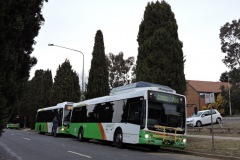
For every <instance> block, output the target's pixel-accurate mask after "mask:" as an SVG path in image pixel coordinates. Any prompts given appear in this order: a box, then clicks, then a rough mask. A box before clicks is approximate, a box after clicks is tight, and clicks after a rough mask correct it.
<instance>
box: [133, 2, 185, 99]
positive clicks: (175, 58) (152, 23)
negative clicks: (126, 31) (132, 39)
mask: <svg viewBox="0 0 240 160" xmlns="http://www.w3.org/2000/svg"><path fill="white" fill-rule="evenodd" d="M177 29H178V26H177V23H176V19H175V16H174V13H173V12H172V11H171V6H170V5H169V4H168V3H166V2H165V1H162V2H158V1H157V2H155V3H154V2H151V3H148V5H147V6H146V9H145V12H144V19H143V21H142V22H141V24H140V26H139V32H138V39H137V41H138V44H139V48H138V57H137V65H136V79H137V81H147V82H153V83H158V84H162V85H167V86H169V87H171V88H173V89H175V90H176V91H177V93H181V94H184V92H185V90H186V80H185V75H184V57H183V51H182V42H181V41H180V40H179V39H178V33H177Z"/></svg>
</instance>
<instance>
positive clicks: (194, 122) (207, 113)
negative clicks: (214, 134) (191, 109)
mask: <svg viewBox="0 0 240 160" xmlns="http://www.w3.org/2000/svg"><path fill="white" fill-rule="evenodd" d="M212 112H213V114H212V118H213V123H221V121H222V116H221V114H220V113H219V112H218V111H217V110H216V109H213V110H212ZM210 123H211V110H202V111H198V112H197V114H193V115H192V116H191V117H189V118H187V125H188V126H196V127H201V126H202V125H205V124H210Z"/></svg>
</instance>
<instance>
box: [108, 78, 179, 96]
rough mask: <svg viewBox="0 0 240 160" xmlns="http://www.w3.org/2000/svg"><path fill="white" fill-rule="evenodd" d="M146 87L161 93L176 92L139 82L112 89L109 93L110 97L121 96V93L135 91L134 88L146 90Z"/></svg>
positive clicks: (158, 85) (168, 88)
mask: <svg viewBox="0 0 240 160" xmlns="http://www.w3.org/2000/svg"><path fill="white" fill-rule="evenodd" d="M146 87H155V88H157V89H158V90H161V91H166V92H170V93H176V91H175V90H174V89H172V88H170V87H168V86H164V85H160V84H155V83H149V82H143V81H140V82H136V83H131V84H128V85H125V86H120V87H116V88H113V89H112V90H111V92H110V95H116V94H122V93H126V92H131V90H132V89H135V88H146Z"/></svg>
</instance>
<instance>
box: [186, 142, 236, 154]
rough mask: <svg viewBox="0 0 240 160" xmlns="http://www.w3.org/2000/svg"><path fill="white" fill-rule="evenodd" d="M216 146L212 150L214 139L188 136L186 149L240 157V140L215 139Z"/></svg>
mask: <svg viewBox="0 0 240 160" xmlns="http://www.w3.org/2000/svg"><path fill="white" fill-rule="evenodd" d="M214 146H215V147H214V148H215V150H214V151H212V139H205V138H188V143H187V148H186V151H193V152H200V153H208V154H217V155H223V156H233V157H240V141H234V140H219V139H215V140H214Z"/></svg>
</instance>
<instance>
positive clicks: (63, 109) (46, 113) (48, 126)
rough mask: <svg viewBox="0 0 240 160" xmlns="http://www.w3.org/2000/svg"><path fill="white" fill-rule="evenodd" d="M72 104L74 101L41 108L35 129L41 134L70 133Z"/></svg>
mask: <svg viewBox="0 0 240 160" xmlns="http://www.w3.org/2000/svg"><path fill="white" fill-rule="evenodd" d="M72 106H73V103H72V102H63V103H59V104H57V105H56V106H52V107H47V108H42V109H39V110H38V111H37V116H36V123H35V131H37V132H38V133H39V134H44V133H50V134H52V135H53V136H57V135H58V134H69V123H70V118H71V112H72ZM54 118H55V125H54Z"/></svg>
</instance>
